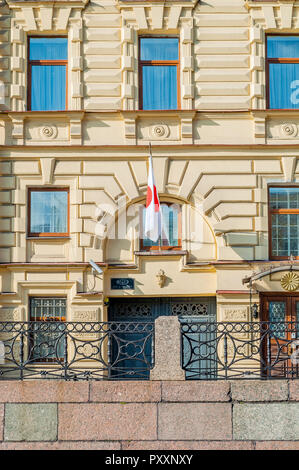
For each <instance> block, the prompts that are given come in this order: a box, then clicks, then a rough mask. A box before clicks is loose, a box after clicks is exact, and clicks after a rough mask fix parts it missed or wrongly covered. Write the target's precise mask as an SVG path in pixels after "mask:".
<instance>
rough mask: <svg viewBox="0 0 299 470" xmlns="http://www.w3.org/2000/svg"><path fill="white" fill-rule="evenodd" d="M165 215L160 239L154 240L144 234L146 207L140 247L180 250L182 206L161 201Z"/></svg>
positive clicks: (144, 248)
mask: <svg viewBox="0 0 299 470" xmlns="http://www.w3.org/2000/svg"><path fill="white" fill-rule="evenodd" d="M161 210H162V216H163V224H162V225H163V227H162V235H161V237H160V238H159V240H157V241H156V242H155V241H152V240H150V239H149V238H146V237H145V235H144V221H145V207H142V213H141V224H140V225H141V227H142V230H141V233H140V249H141V250H143V251H151V250H159V249H161V250H180V249H181V248H182V208H181V206H180V205H179V204H175V203H166V202H162V203H161Z"/></svg>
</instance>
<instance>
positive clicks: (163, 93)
mask: <svg viewBox="0 0 299 470" xmlns="http://www.w3.org/2000/svg"><path fill="white" fill-rule="evenodd" d="M142 92H143V109H177V68H176V66H173V65H165V66H164V65H161V66H144V67H143V68H142Z"/></svg>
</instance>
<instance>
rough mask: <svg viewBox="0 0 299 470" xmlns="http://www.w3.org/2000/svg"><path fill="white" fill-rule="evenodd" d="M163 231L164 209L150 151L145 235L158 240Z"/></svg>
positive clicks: (154, 240)
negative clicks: (162, 208)
mask: <svg viewBox="0 0 299 470" xmlns="http://www.w3.org/2000/svg"><path fill="white" fill-rule="evenodd" d="M161 232H162V211H161V206H160V201H159V196H158V192H157V187H156V183H155V177H154V172H153V159H152V155H151V153H150V157H149V169H148V183H147V195H146V209H145V225H144V236H145V237H146V238H149V239H150V240H152V241H153V242H156V241H158V239H159V237H160V235H161Z"/></svg>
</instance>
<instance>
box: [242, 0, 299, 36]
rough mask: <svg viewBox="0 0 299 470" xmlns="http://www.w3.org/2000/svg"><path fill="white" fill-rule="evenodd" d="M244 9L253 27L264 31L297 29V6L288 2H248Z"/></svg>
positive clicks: (298, 16)
mask: <svg viewBox="0 0 299 470" xmlns="http://www.w3.org/2000/svg"><path fill="white" fill-rule="evenodd" d="M245 5H246V7H247V9H248V10H249V12H250V15H251V18H252V23H253V25H254V26H261V27H262V28H263V29H265V30H280V29H291V28H297V27H298V18H299V4H298V3H294V2H293V1H290V0H286V1H284V0H280V1H279V2H278V1H276V0H271V1H269V0H248V1H247V2H246V4H245Z"/></svg>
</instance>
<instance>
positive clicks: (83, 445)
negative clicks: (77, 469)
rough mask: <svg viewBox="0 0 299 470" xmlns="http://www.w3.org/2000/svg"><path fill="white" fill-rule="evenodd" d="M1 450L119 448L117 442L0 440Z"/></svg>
mask: <svg viewBox="0 0 299 470" xmlns="http://www.w3.org/2000/svg"><path fill="white" fill-rule="evenodd" d="M1 450H120V443H119V442H107V441H100V442H90V441H87V442H84V441H79V442H78V441H71V442H66V441H64V442H61V441H60V442H0V451H1Z"/></svg>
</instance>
